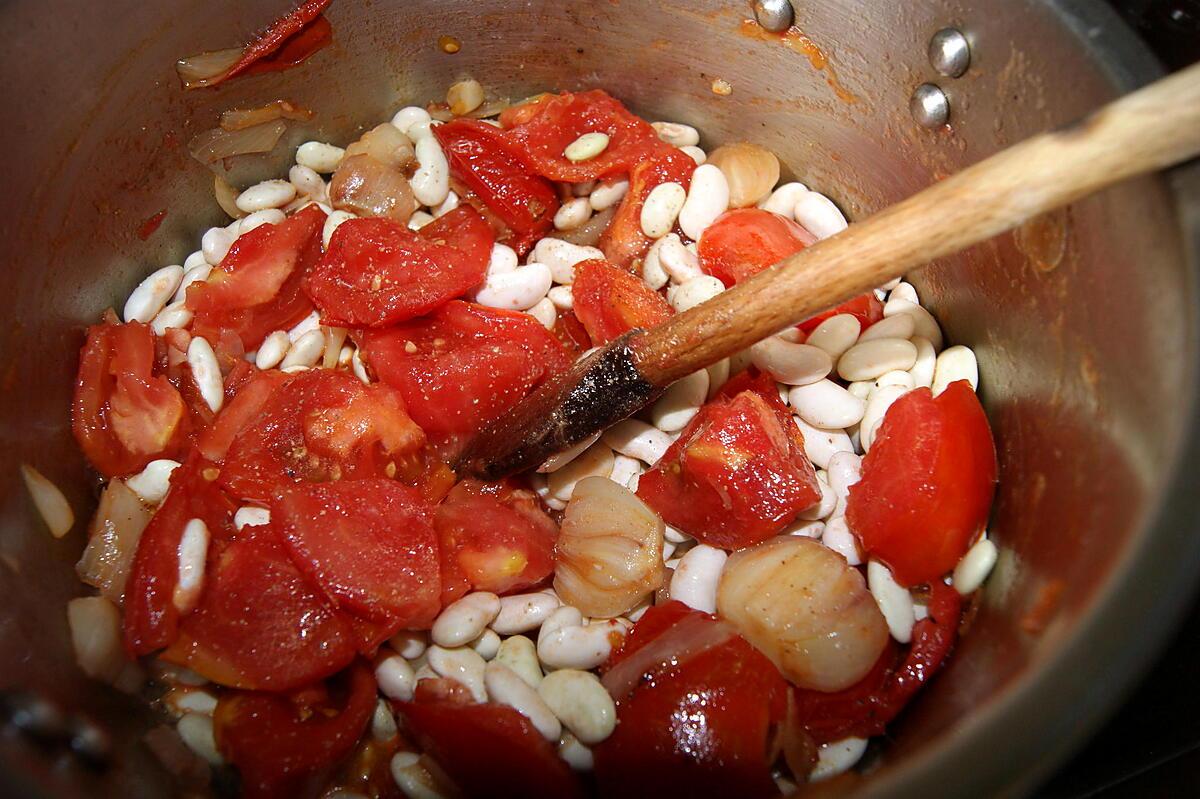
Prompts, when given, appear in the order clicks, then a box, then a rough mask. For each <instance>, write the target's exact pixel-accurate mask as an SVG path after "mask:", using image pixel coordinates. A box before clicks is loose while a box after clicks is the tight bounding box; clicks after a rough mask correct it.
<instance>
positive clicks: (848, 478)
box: [827, 452, 862, 518]
mask: <svg viewBox="0 0 1200 799" xmlns="http://www.w3.org/2000/svg"><path fill="white" fill-rule="evenodd" d="M827 477H828V479H829V488H830V489H831V490H832V491H833V494H834V496H835V497H837V505H836V506H835V507H834V509H833V513H832V514H831V517H832V518H838V517H840V516H843V515H845V513H846V502H847V501H848V499H849V497H850V486H852V485H854V484H855V483H857V482H858V481H859V480H860V479H862V458H861V457H860V456H858V455H856V454H855V453H853V452H836V453H834V455H833V457H832V458H830V459H829V469H828V471H827Z"/></svg>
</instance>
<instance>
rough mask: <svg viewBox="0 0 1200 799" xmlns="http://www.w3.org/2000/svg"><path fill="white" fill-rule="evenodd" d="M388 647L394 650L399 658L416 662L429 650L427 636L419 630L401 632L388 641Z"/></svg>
mask: <svg viewBox="0 0 1200 799" xmlns="http://www.w3.org/2000/svg"><path fill="white" fill-rule="evenodd" d="M388 646H390V647H391V648H392V649H395V650H396V652H398V653H399V654H400V657H402V658H406V659H408V660H416V659H417V658H419V657H421V655H424V654H425V650H426V649H428V648H429V635H428V634H427V633H424V632H422V631H420V630H401V631H400V632H398V633H396V634H395V635H393V636H392V637H391V638H390V639H388Z"/></svg>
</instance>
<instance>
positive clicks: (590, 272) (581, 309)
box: [571, 259, 674, 347]
mask: <svg viewBox="0 0 1200 799" xmlns="http://www.w3.org/2000/svg"><path fill="white" fill-rule="evenodd" d="M571 296H572V298H573V307H574V311H575V316H576V317H577V318H578V319H579V321H580V322H581V323H582V324H583V327H584V329H585V330H587V333H588V336H589V337H590V338H591V341H592V344H593V345H594V346H597V347H600V346H603V345H605V344H607V343H608V342H610V341H612V340H613V339H615V338H617V337H618V336H620V335H621V334H622V333H625V332H627V331H629V330H633V329H634V328H635V327H653V326H654V325H656V324H658V323H659V322H663V321H665V320H666V319H668V318H669V317H670V316H671V314H672V313H674V312H673V311H672V310H671V306H670V305H668V304H667V301H666V300H664V299H663V297H662V295H661V294H659V293H658V292H657V291H654V290H653V289H651V288H650V287H649V286H647V285H646V284H645V283H643V282H642V280H641V278H639V277H637V276H635V275H631V274H629V273H628V272H626V271H624V270H622V269H617V268H616V267H615V266H613V265H612V264H610V263H608V262H607V261H604V260H601V259H593V260H590V261H583V262H582V263H578V264H576V265H575V282H574V283H573V284H572V285H571Z"/></svg>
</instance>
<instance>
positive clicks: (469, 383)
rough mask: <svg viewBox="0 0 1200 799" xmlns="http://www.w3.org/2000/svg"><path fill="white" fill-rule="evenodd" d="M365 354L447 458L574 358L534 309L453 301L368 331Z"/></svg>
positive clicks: (380, 376) (431, 441) (365, 337)
mask: <svg viewBox="0 0 1200 799" xmlns="http://www.w3.org/2000/svg"><path fill="white" fill-rule="evenodd" d="M362 345H363V349H362V352H363V354H364V356H365V357H366V359H367V361H368V362H369V363H370V365H371V368H372V369H374V370H375V373H376V374H377V375H378V376H379V379H380V380H382V381H383V382H384V383H386V384H388V385H390V386H394V387H395V388H396V389H397V390H399V392H400V393H401V394H402V395H403V397H404V402H405V404H406V405H407V407H408V412H409V413H410V414H411V415H412V418H413V420H414V421H415V422H416V423H417V424H418V425H420V426H421V429H422V430H424V431H425V433H426V434H427V435H428V436H429V440H430V443H431V444H434V445H435V446H436V447H437V448H438V449H439V451H440V452H441V453H442V454H443V455H445V456H446V457H449V456H450V455H453V454H454V453H456V452H457V451H458V450H459V449H460V448H461V446H462V445H463V444H464V443H465V442H466V440H467V439H469V438H470V437H471V436H473V435H474V434H475V433H476V432H477V431H478V430H479V429H480V428H481V427H483V425H485V424H487V423H488V422H491V421H493V420H495V419H499V418H500V417H501V416H503V415H504V414H505V413H507V412H508V411H509V410H510V409H511V408H512V407H513V406H514V405H516V404H517V403H518V402H519V401H520V400H521V399H523V398H524V397H525V395H526V394H528V393H529V392H530V391H531V390H532V389H533V388H535V387H536V386H538V385H540V384H541V383H542V382H543V381H544V380H546V379H547V378H548V377H550V376H552V375H554V374H557V373H558V372H560V371H562V370H564V369H566V368H568V367H569V366H570V365H571V359H570V357H569V356H568V355H567V353H566V352H565V351H564V350H563V347H562V345H561V344H559V343H558V340H557V339H555V338H554V336H553V335H551V334H550V333H549V331H547V330H546V329H545V328H544V327H542V326H541V324H539V323H538V321H537V320H536V319H534V318H533V317H532V316H530V315H529V314H524V313H517V312H515V311H502V310H498V309H496V308H485V307H484V306H482V305H474V304H472V303H466V302H459V301H454V302H450V303H447V304H446V305H445V306H443V307H442V308H439V309H438V310H437V311H435V312H434V313H432V314H430V315H429V316H426V317H424V318H421V319H414V320H412V321H410V322H406V323H403V324H399V325H396V326H395V327H392V328H388V329H386V330H369V331H367V332H366V334H365V335H364V336H363V338H362Z"/></svg>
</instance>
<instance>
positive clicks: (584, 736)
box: [537, 669, 617, 744]
mask: <svg viewBox="0 0 1200 799" xmlns="http://www.w3.org/2000/svg"><path fill="white" fill-rule="evenodd" d="M537 692H538V694H539V695H540V696H541V698H542V700H543V701H544V702H545V704H546V706H547V707H548V708H549V709H550V710H551V712H553V713H554V715H555V716H557V717H558V719H559V720H560V721H561V722H562V724H563V726H564V727H566V728H567V729H568V730H570V731H571V733H572V734H573V735H574V736H575V737H576V738H577V739H579V742H580V743H583V744H597V743H600V742H601V741H603V740H604V739H605V738H607V737H608V736H610V735H612V732H613V730H614V729H615V728H616V726H617V708H616V705H615V704H614V703H613V699H612V696H610V695H609V693H608V691H607V690H606V689H605V688H604V685H603V684H602V683H601V682H600V678H599V677H597V676H596V675H595V674H592V673H591V672H587V671H580V670H578V669H562V670H560V671H555V672H551V673H550V674H547V675H546V678H545V679H544V680H542V683H541V685H539V686H538V688H537ZM555 737H556V738H557V737H558V736H555Z"/></svg>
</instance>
